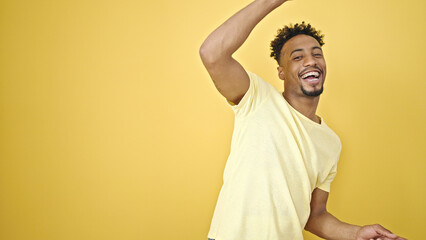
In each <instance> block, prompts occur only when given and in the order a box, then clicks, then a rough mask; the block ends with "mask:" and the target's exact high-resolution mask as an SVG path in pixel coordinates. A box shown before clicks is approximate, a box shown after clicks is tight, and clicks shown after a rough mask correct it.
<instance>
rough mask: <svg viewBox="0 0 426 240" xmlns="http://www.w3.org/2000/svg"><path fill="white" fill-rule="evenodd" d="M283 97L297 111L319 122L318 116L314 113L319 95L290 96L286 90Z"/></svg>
mask: <svg viewBox="0 0 426 240" xmlns="http://www.w3.org/2000/svg"><path fill="white" fill-rule="evenodd" d="M283 97H284V99H285V100H286V101H287V102H288V103H289V104H290V105H291V106H292V107H293V108H294V109H296V110H297V111H298V112H300V113H301V114H303V115H304V116H305V117H307V118H309V119H311V120H312V121H314V122H316V123H320V118H319V117H318V116H317V115H316V111H317V107H318V103H319V99H320V97H319V96H317V97H308V96H303V97H301V96H292V95H290V94H288V93H287V92H286V91H284V92H283Z"/></svg>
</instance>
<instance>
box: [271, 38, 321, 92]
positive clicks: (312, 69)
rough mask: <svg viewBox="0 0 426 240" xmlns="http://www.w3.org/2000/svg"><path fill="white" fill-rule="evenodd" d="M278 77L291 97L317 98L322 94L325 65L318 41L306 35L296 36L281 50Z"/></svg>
mask: <svg viewBox="0 0 426 240" xmlns="http://www.w3.org/2000/svg"><path fill="white" fill-rule="evenodd" d="M278 75H279V77H280V79H282V80H284V88H285V91H286V92H287V93H290V94H292V95H303V96H312V97H315V96H319V95H320V94H321V93H322V92H323V85H324V81H325V75H326V64H325V59H324V56H323V53H322V49H321V46H320V45H319V43H318V41H317V40H316V39H315V38H313V37H311V36H308V35H303V34H301V35H297V36H295V37H293V38H291V39H290V40H289V41H287V42H286V43H285V44H284V46H283V48H282V49H281V55H280V66H279V67H278Z"/></svg>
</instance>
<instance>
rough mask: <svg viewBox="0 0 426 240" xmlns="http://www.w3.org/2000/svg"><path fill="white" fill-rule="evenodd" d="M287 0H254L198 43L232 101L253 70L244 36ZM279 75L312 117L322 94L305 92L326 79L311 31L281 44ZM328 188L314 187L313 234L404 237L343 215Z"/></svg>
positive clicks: (289, 96)
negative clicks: (243, 60) (334, 208)
mask: <svg viewBox="0 0 426 240" xmlns="http://www.w3.org/2000/svg"><path fill="white" fill-rule="evenodd" d="M285 2H286V1H285V0H255V1H253V2H252V3H251V4H249V5H248V6H247V7H245V8H243V9H242V10H240V11H239V12H237V13H236V14H234V15H233V16H232V17H231V18H229V19H228V20H227V21H226V22H225V23H223V24H222V25H221V26H219V27H218V28H217V29H216V30H215V31H213V32H212V33H211V34H210V35H209V36H208V38H207V39H206V40H205V41H204V43H203V45H202V46H201V48H200V56H201V59H202V61H203V64H204V66H205V67H206V69H207V71H208V72H209V74H210V77H211V78H212V80H213V82H214V84H215V86H216V88H217V89H218V91H219V92H220V93H221V94H222V95H223V96H224V97H225V98H226V99H227V100H229V101H231V102H233V103H235V104H238V103H239V102H240V100H241V98H242V97H243V96H244V94H245V93H246V92H247V90H248V88H249V84H250V80H249V76H248V75H247V73H246V71H245V69H244V68H243V66H242V65H241V64H240V63H239V62H238V61H236V60H235V59H234V58H233V57H232V54H233V53H234V52H235V51H236V50H237V49H238V48H239V47H240V46H241V45H242V44H243V43H244V42H245V40H246V39H247V38H248V36H249V34H250V32H251V31H252V30H253V28H254V27H255V26H256V25H257V24H258V23H259V22H260V21H261V20H262V19H263V18H264V17H265V16H266V15H268V14H269V13H270V12H271V11H273V10H274V9H276V8H278V7H279V6H281V5H282V4H284V3H285ZM280 56H281V58H280V64H279V66H278V68H277V69H278V77H279V78H280V79H282V80H284V87H285V91H284V93H283V97H284V98H285V99H286V100H287V101H288V102H289V104H290V105H291V106H292V107H293V108H295V109H296V110H297V111H299V112H300V113H302V114H303V115H305V116H306V117H308V118H309V119H311V120H312V121H314V122H317V123H319V122H320V119H319V117H318V116H317V115H316V110H317V107H318V103H319V99H320V97H319V95H318V96H308V95H307V94H306V93H314V92H317V91H319V90H320V89H321V88H322V87H323V84H324V81H325V76H326V64H325V59H324V56H323V53H322V49H321V47H320V45H319V43H318V42H317V41H316V40H315V39H314V38H312V37H310V36H307V35H297V36H295V37H293V38H291V39H290V40H289V41H287V42H286V43H285V44H284V46H283V48H282V50H281V55H280ZM309 71H316V72H318V73H319V77H318V79H316V80H311V81H307V80H303V79H302V78H301V74H304V73H307V72H309ZM328 195H329V193H328V192H326V191H323V190H321V189H319V188H316V189H314V191H313V192H312V198H311V203H310V206H311V213H310V216H309V219H308V222H307V224H306V226H305V229H306V230H308V231H310V232H312V233H314V234H315V235H317V236H319V237H322V238H326V239H336V240H345V239H347V240H371V239H374V240H390V239H393V240H395V239H396V240H404V238H401V237H398V236H397V235H395V234H393V233H391V232H390V231H389V230H387V229H385V228H384V227H382V226H380V225H378V224H376V225H367V226H362V227H361V226H356V225H351V224H348V223H344V222H341V221H339V220H338V219H337V218H335V217H334V216H333V215H331V214H330V213H329V212H327V209H326V205H327V200H328Z"/></svg>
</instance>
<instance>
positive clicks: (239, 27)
mask: <svg viewBox="0 0 426 240" xmlns="http://www.w3.org/2000/svg"><path fill="white" fill-rule="evenodd" d="M284 2H286V0H256V1H254V2H252V3H251V4H249V5H248V6H247V7H245V8H243V9H242V10H240V11H239V12H237V13H236V14H234V15H233V16H232V17H231V18H229V19H228V20H227V21H226V22H225V23H223V24H222V25H220V26H219V28H217V29H216V30H215V31H213V32H212V33H211V34H210V35H209V36H208V37H207V39H206V40H205V41H204V43H203V44H202V46H201V48H200V56H201V59H202V61H203V63H204V66H205V67H206V69H207V71H208V72H209V74H210V77H211V78H212V80H213V82H214V84H215V86H216V88H217V90H218V91H219V92H220V93H221V94H222V95H223V96H224V97H225V98H226V99H227V100H229V101H231V102H233V103H235V104H238V103H239V102H240V100H241V98H242V97H243V96H244V94H245V93H246V92H247V90H248V88H249V77H248V75H247V73H246V71H245V70H244V68H243V67H242V66H241V64H239V63H238V62H237V61H236V60H235V59H234V58H233V57H232V54H233V53H234V52H235V51H236V50H237V49H238V48H240V47H241V45H242V44H243V43H244V42H245V41H246V39H247V38H248V36H249V34H250V32H251V31H252V30H253V28H254V27H255V26H256V25H257V24H258V23H259V22H260V21H261V20H262V19H263V18H264V17H265V16H266V15H267V14H269V13H270V12H271V11H272V10H274V9H275V8H277V7H279V6H281V5H282V4H283V3H284Z"/></svg>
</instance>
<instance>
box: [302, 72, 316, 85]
mask: <svg viewBox="0 0 426 240" xmlns="http://www.w3.org/2000/svg"><path fill="white" fill-rule="evenodd" d="M320 76H321V72H319V71H317V70H315V71H308V72H306V73H303V74H301V76H300V78H301V79H303V80H304V81H306V82H308V83H313V84H317V83H319V78H320Z"/></svg>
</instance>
